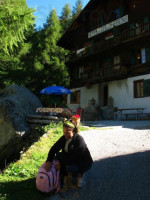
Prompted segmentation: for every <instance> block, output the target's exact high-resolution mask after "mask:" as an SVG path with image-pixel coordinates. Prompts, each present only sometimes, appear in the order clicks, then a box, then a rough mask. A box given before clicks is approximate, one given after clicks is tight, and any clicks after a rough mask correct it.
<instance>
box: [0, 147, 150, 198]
mask: <svg viewBox="0 0 150 200" xmlns="http://www.w3.org/2000/svg"><path fill="white" fill-rule="evenodd" d="M0 194H1V196H0V199H7V200H26V199H30V200H43V199H45V200H60V199H61V198H60V196H59V195H54V196H52V197H47V196H46V195H44V194H41V193H39V192H38V191H37V190H36V188H35V179H29V180H26V181H22V182H8V183H4V184H3V183H0ZM5 194H7V196H6V198H3V197H4V196H5ZM1 197H2V198H1ZM64 199H65V200H150V151H146V152H141V153H135V154H129V155H123V156H117V157H113V158H106V159H103V160H99V161H95V162H94V164H93V166H92V168H91V170H90V171H88V173H87V182H86V187H84V188H82V189H74V190H73V189H72V190H68V191H67V192H66V193H64Z"/></svg>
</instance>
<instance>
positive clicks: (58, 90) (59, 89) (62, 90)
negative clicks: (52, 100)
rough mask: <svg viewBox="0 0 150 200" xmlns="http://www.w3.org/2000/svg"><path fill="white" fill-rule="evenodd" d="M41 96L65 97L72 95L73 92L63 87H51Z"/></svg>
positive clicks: (44, 90)
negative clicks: (65, 95) (64, 95)
mask: <svg viewBox="0 0 150 200" xmlns="http://www.w3.org/2000/svg"><path fill="white" fill-rule="evenodd" d="M40 94H55V95H63V94H71V91H70V90H68V89H67V88H64V87H62V86H50V87H47V88H44V89H42V90H41V91H40Z"/></svg>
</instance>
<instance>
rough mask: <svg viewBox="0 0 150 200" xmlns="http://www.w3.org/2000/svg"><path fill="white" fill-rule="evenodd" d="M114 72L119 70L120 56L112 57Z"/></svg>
mask: <svg viewBox="0 0 150 200" xmlns="http://www.w3.org/2000/svg"><path fill="white" fill-rule="evenodd" d="M114 70H120V56H115V57H114Z"/></svg>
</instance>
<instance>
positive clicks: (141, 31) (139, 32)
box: [67, 23, 150, 61]
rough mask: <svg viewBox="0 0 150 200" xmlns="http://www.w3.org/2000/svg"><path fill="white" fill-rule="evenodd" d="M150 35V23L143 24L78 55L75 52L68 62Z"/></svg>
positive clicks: (88, 48) (87, 48) (98, 43)
mask: <svg viewBox="0 0 150 200" xmlns="http://www.w3.org/2000/svg"><path fill="white" fill-rule="evenodd" d="M149 34H150V23H146V24H141V25H139V27H136V28H132V29H129V30H126V31H123V32H121V33H119V34H118V35H115V36H114V37H113V38H111V39H108V40H105V39H104V40H102V41H99V42H97V43H95V44H94V45H92V46H90V47H86V48H85V50H84V51H82V52H80V53H79V54H76V53H75V52H73V53H71V54H70V55H69V57H68V58H67V61H69V60H76V59H79V58H82V57H86V56H89V55H92V54H95V53H99V52H101V51H104V50H107V49H109V48H111V47H114V46H117V45H119V44H121V43H124V42H127V41H130V40H135V39H138V38H141V37H144V36H145V35H149Z"/></svg>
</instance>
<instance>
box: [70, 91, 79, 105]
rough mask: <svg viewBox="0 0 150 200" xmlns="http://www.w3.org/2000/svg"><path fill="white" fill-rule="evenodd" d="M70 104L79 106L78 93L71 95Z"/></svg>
mask: <svg viewBox="0 0 150 200" xmlns="http://www.w3.org/2000/svg"><path fill="white" fill-rule="evenodd" d="M70 104H80V91H75V92H72V93H71V96H70Z"/></svg>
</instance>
